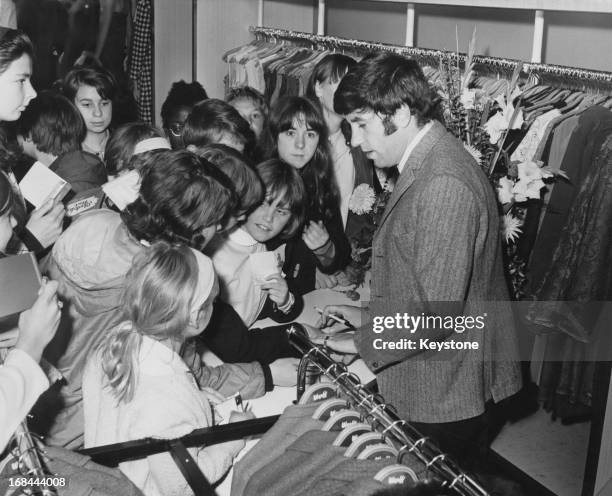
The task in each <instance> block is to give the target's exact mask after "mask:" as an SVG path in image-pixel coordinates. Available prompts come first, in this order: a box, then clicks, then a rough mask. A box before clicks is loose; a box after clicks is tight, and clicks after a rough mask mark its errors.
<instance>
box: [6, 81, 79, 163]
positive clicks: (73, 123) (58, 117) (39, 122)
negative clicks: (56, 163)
mask: <svg viewBox="0 0 612 496" xmlns="http://www.w3.org/2000/svg"><path fill="white" fill-rule="evenodd" d="M85 133H86V129H85V123H84V122H83V117H81V113H80V112H79V111H78V109H77V108H76V107H75V106H74V105H73V104H72V103H71V102H70V100H68V99H67V98H66V97H65V96H62V95H59V94H57V93H55V92H53V91H41V92H40V93H39V94H38V96H37V97H36V98H35V99H34V100H32V101H31V102H30V104H29V105H28V106H27V108H26V109H25V110H24V111H23V112H22V114H21V117H20V118H19V121H17V134H19V135H21V136H23V137H24V138H28V139H31V140H32V142H33V143H34V145H36V148H37V149H38V150H39V151H41V152H44V153H50V154H52V155H55V156H60V155H64V154H65V153H69V152H74V151H77V150H80V149H81V142H82V141H83V139H84V138H85Z"/></svg>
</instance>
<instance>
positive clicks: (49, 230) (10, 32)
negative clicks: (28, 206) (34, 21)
mask: <svg viewBox="0 0 612 496" xmlns="http://www.w3.org/2000/svg"><path fill="white" fill-rule="evenodd" d="M33 52H34V50H33V48H32V43H31V42H30V39H29V38H28V37H27V36H26V35H25V34H23V33H22V32H21V31H18V30H15V29H6V28H0V95H2V98H1V99H0V122H5V121H16V120H17V119H19V117H20V116H21V113H22V112H23V111H24V110H25V109H26V107H27V106H28V104H29V103H30V101H31V100H32V99H33V98H34V97H36V91H34V88H33V87H32V84H31V82H30V78H31V76H32V57H33V55H32V54H33ZM18 160H19V152H18V151H17V149H16V147H13V146H12V145H9V144H8V138H7V137H6V136H5V135H4V134H2V133H0V168H2V170H4V171H5V172H6V173H7V176H8V178H9V180H10V181H11V183H12V186H13V188H14V189H15V191H17V192H18V191H19V187H18V186H17V181H16V179H15V176H14V174H13V172H12V168H13V167H14V166H15V165H16V164H17V162H18ZM14 203H15V207H14V210H13V211H14V213H15V215H14V217H15V218H17V220H19V221H20V220H23V219H24V218H25V202H24V201H23V199H22V198H20V197H19V198H18V201H16V202H14ZM63 218H64V207H63V205H62V204H61V203H58V204H55V202H54V201H53V200H50V201H47V202H45V203H44V204H43V205H41V206H40V208H38V209H36V210H34V212H32V214H31V216H30V218H29V219H28V221H27V224H26V225H25V227H23V222H19V224H20V226H18V227H17V229H16V233H17V235H18V237H19V238H20V239H21V241H23V242H24V243H25V245H26V246H27V248H28V249H30V250H32V251H34V252H37V253H39V252H42V251H43V250H44V249H45V248H47V247H49V246H50V245H52V244H53V243H54V242H55V240H56V239H57V238H58V237H59V235H60V233H61V232H62V220H63Z"/></svg>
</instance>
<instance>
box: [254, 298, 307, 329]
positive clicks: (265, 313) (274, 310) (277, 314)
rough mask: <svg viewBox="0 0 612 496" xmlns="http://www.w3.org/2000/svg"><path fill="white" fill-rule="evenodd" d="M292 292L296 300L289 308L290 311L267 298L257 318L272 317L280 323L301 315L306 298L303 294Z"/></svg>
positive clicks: (291, 320)
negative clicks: (280, 308) (281, 308)
mask: <svg viewBox="0 0 612 496" xmlns="http://www.w3.org/2000/svg"><path fill="white" fill-rule="evenodd" d="M292 294H293V298H295V301H294V302H293V306H292V307H291V308H290V309H289V312H287V313H284V312H282V311H281V310H279V309H278V307H277V306H276V305H275V304H274V302H273V301H272V300H271V299H270V298H267V299H266V303H265V304H264V307H263V308H262V309H261V312H259V315H258V316H257V320H260V319H266V318H270V319H272V320H273V321H275V322H279V323H284V322H293V321H294V320H295V319H297V318H298V317H299V316H300V314H301V313H302V310H304V298H302V295H299V294H294V293H292Z"/></svg>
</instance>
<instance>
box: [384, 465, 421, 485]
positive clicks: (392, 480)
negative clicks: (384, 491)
mask: <svg viewBox="0 0 612 496" xmlns="http://www.w3.org/2000/svg"><path fill="white" fill-rule="evenodd" d="M374 479H375V480H377V481H378V482H381V483H382V484H384V485H385V486H404V485H406V486H408V487H410V486H411V485H412V483H416V482H418V481H419V479H418V477H417V475H416V473H415V472H414V470H412V469H411V468H410V467H407V466H406V465H400V464H398V463H395V464H393V465H389V466H388V467H385V468H383V469H382V470H380V471H379V472H378V473H377V474H376V475H375V476H374Z"/></svg>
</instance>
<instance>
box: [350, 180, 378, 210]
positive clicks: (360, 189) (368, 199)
mask: <svg viewBox="0 0 612 496" xmlns="http://www.w3.org/2000/svg"><path fill="white" fill-rule="evenodd" d="M375 201H376V193H375V192H374V189H373V188H372V186H370V185H369V184H366V183H363V184H360V185H359V186H357V187H356V188H355V189H354V190H353V194H352V195H351V198H350V199H349V210H350V211H351V212H353V213H355V214H357V215H363V214H369V213H370V212H371V211H372V207H373V206H374V202H375Z"/></svg>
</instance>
